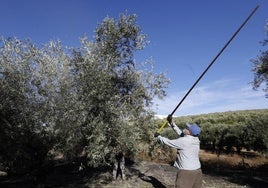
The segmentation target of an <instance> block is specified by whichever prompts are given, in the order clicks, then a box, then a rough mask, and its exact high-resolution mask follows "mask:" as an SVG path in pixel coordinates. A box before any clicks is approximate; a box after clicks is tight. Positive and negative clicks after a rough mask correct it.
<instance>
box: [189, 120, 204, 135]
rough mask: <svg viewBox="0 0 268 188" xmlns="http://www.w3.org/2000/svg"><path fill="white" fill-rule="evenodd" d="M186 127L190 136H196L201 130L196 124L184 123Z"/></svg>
mask: <svg viewBox="0 0 268 188" xmlns="http://www.w3.org/2000/svg"><path fill="white" fill-rule="evenodd" d="M186 129H187V130H189V132H190V135H192V136H198V135H199V134H200V132H201V129H200V127H199V126H198V125H196V124H195V123H194V124H190V123H186Z"/></svg>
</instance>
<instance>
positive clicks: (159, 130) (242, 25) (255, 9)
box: [157, 5, 259, 133]
mask: <svg viewBox="0 0 268 188" xmlns="http://www.w3.org/2000/svg"><path fill="white" fill-rule="evenodd" d="M258 8H259V5H258V6H256V7H255V8H254V10H253V11H252V12H251V13H250V15H249V16H248V17H247V18H246V19H245V21H244V22H243V23H242V24H241V26H240V27H239V28H238V29H237V30H236V32H235V33H234V34H233V35H232V37H231V38H230V39H229V40H228V42H227V43H226V44H225V45H224V47H223V48H222V49H221V50H220V52H219V53H218V54H217V55H216V57H215V58H214V59H213V60H212V61H211V63H210V64H209V65H208V67H207V68H206V69H205V70H204V72H203V73H202V74H201V75H200V76H199V78H198V79H197V80H196V82H195V83H194V84H193V85H192V87H191V88H190V89H189V90H188V92H187V93H186V94H185V95H184V97H183V98H182V99H181V101H180V102H179V104H178V105H177V106H176V108H175V109H174V110H173V111H172V112H171V114H170V115H171V116H172V115H173V114H174V113H175V112H176V110H177V109H178V108H179V106H180V105H181V104H182V103H183V101H184V100H185V99H186V97H187V96H188V95H189V94H190V93H191V91H192V90H193V89H194V87H195V86H196V85H197V84H198V82H199V81H200V80H201V78H202V77H203V76H204V75H205V74H206V72H207V71H208V69H209V68H210V67H211V66H212V65H213V64H214V62H215V61H216V60H217V59H218V57H219V56H220V55H221V54H222V52H223V51H224V50H225V48H226V47H227V46H228V45H229V44H230V43H231V41H232V40H233V39H234V38H235V36H236V35H237V34H238V33H239V31H240V30H241V29H242V28H243V27H244V25H246V23H247V22H248V20H249V19H250V18H251V17H252V15H253V14H254V13H255V12H256V11H257V9H258ZM166 124H167V121H165V122H164V123H163V125H162V126H161V127H160V128H159V129H158V131H157V132H158V133H160V132H161V131H162V129H163V128H164V127H165V126H166Z"/></svg>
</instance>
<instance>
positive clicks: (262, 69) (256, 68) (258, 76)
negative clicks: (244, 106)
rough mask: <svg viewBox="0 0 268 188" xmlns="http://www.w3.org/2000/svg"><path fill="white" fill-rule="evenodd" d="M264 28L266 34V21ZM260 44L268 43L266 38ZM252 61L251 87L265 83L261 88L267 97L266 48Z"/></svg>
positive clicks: (267, 70) (267, 68) (267, 64)
mask: <svg viewBox="0 0 268 188" xmlns="http://www.w3.org/2000/svg"><path fill="white" fill-rule="evenodd" d="M265 28H266V33H267V36H268V22H267V23H266V27H265ZM262 44H263V45H264V46H266V45H267V44H268V38H267V39H265V40H264V41H263V42H262ZM252 62H253V68H252V71H253V72H254V80H253V83H252V84H253V89H258V88H259V87H260V86H261V84H265V86H264V89H263V90H264V92H265V93H266V94H265V95H266V97H268V50H266V51H263V52H261V54H260V55H259V56H258V57H257V58H255V59H253V60H252Z"/></svg>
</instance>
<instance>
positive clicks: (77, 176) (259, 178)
mask: <svg viewBox="0 0 268 188" xmlns="http://www.w3.org/2000/svg"><path fill="white" fill-rule="evenodd" d="M200 159H201V163H202V170H203V185H202V187H203V188H225V187H228V188H240V187H241V188H255V187H256V188H267V187H268V175H267V172H268V159H267V157H265V156H261V155H258V154H256V153H253V152H249V153H244V155H243V156H241V155H237V154H233V155H220V156H219V157H218V156H217V155H215V154H212V153H209V152H205V151H201V152H200ZM126 168H127V172H126V176H127V180H125V181H122V180H121V179H120V178H118V180H117V181H112V169H111V168H105V169H85V170H83V171H79V170H78V169H79V164H78V163H72V164H66V163H64V161H60V160H59V161H58V163H57V164H56V165H55V166H54V167H53V169H51V171H50V172H48V173H47V174H46V175H47V176H45V175H44V176H43V177H41V178H40V177H39V178H38V179H36V178H32V177H31V176H25V175H24V176H21V177H19V176H17V177H8V176H6V177H0V187H4V188H15V187H20V188H26V187H27V188H34V187H40V188H41V187H43V188H45V187H46V188H52V187H55V188H63V187H64V188H71V187H72V188H88V187H92V188H124V187H125V188H171V187H174V181H175V176H176V169H175V168H174V167H173V166H172V165H171V164H168V162H155V161H153V162H152V161H145V160H140V159H139V160H136V161H135V162H133V161H128V163H127V165H126Z"/></svg>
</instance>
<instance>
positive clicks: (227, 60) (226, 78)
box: [0, 0, 268, 116]
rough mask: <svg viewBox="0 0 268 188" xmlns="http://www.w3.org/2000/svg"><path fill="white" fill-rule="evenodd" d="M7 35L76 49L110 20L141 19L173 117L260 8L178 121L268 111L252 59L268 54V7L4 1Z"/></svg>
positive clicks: (153, 0) (263, 2) (236, 0)
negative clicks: (163, 76)
mask: <svg viewBox="0 0 268 188" xmlns="http://www.w3.org/2000/svg"><path fill="white" fill-rule="evenodd" d="M0 2H1V11H0V35H2V36H4V37H11V36H16V37H18V38H20V39H24V38H30V39H31V40H32V41H33V42H34V43H35V44H44V43H47V42H48V41H49V40H53V39H59V40H61V41H62V44H63V45H66V46H71V47H77V46H79V38H80V37H82V36H84V35H87V36H89V37H90V38H92V36H93V35H94V29H95V28H96V26H97V24H99V23H101V22H102V20H103V19H104V18H105V17H106V16H109V17H113V18H118V16H119V15H120V14H121V13H124V12H126V11H127V12H128V13H129V14H137V16H138V19H137V23H138V24H139V26H140V27H141V29H142V31H143V32H144V33H145V34H147V39H148V40H149V41H150V43H149V45H148V46H147V47H146V48H145V49H144V50H143V51H141V52H139V53H137V55H136V56H135V59H136V61H137V62H141V61H144V60H146V59H149V58H152V59H153V60H154V62H155V69H156V70H155V71H156V72H157V73H160V72H166V73H167V77H168V78H169V79H170V80H171V84H170V85H169V88H168V89H167V93H168V95H167V97H165V99H164V100H163V101H159V100H155V102H156V103H157V104H158V105H157V106H156V107H155V111H156V113H157V114H161V115H168V114H169V113H171V112H172V111H173V109H174V108H175V107H176V106H177V104H178V102H179V101H180V100H181V99H182V97H183V96H184V95H185V94H186V92H187V91H188V90H189V89H190V87H191V86H192V85H193V84H194V82H195V81H196V80H197V78H198V77H199V76H200V75H201V73H202V72H203V71H204V70H205V68H206V67H207V66H208V65H209V63H210V62H211V61H212V59H213V58H214V57H215V56H216V55H217V54H218V52H219V51H220V50H221V49H222V47H223V46H224V45H225V43H226V42H227V41H228V40H229V39H230V37H231V36H232V35H233V33H234V32H235V31H236V30H237V29H238V27H239V26H240V25H241V24H242V22H243V21H244V20H245V19H246V17H247V16H248V15H249V14H250V12H251V11H252V10H253V9H254V8H255V7H256V6H257V5H260V8H259V9H258V10H257V12H256V13H255V14H254V15H253V17H252V18H251V19H250V20H249V22H248V23H247V24H246V25H245V27H244V28H243V29H242V30H241V31H240V33H238V35H237V37H236V38H235V39H234V40H233V41H232V43H231V44H230V45H229V46H228V47H227V49H226V50H225V51H224V52H223V53H222V55H221V56H220V57H219V58H218V60H217V61H216V62H215V63H214V65H213V66H212V67H211V68H210V69H209V71H208V72H207V73H206V75H205V76H204V77H203V78H202V79H201V80H200V82H199V83H198V85H197V86H196V87H195V88H194V89H193V90H192V92H191V93H190V95H189V96H188V97H187V98H186V99H185V101H184V102H183V103H182V105H181V106H180V107H179V108H178V109H177V111H176V112H175V114H174V115H175V116H183V115H194V114H203V113H211V112H224V111H232V110H246V109H263V108H268V99H267V98H265V95H264V92H263V91H261V89H260V90H259V91H253V90H252V87H251V85H250V84H249V83H250V82H252V81H253V73H252V71H251V68H252V63H251V62H250V60H251V59H253V58H256V57H257V55H259V54H260V50H262V51H264V50H267V46H266V47H263V46H262V45H261V44H260V42H261V41H263V40H264V39H265V38H267V35H266V30H265V24H266V22H267V20H268V1H267V0H202V1H201V0H143V1H141V0H140V1H138V0H0Z"/></svg>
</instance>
